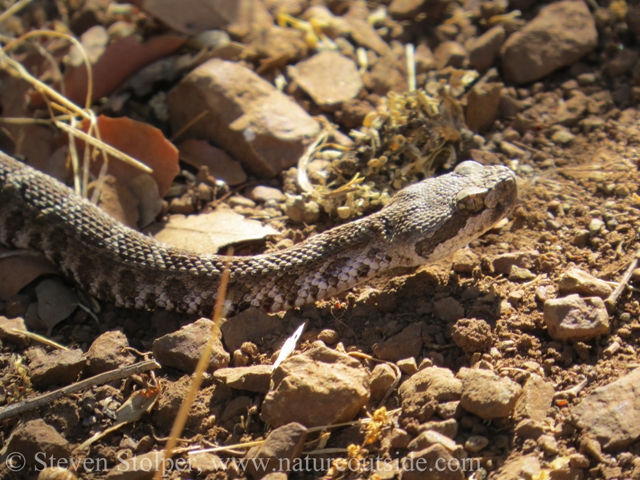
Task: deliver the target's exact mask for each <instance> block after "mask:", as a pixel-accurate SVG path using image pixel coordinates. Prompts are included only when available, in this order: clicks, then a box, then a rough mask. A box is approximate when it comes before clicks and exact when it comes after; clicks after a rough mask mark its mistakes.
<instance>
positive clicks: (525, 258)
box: [491, 250, 540, 275]
mask: <svg viewBox="0 0 640 480" xmlns="http://www.w3.org/2000/svg"><path fill="white" fill-rule="evenodd" d="M539 256H540V252H538V251H537V250H525V251H521V252H511V253H503V254H500V255H496V256H495V257H493V259H491V266H492V267H493V271H494V272H495V273H498V274H502V275H509V273H510V272H511V267H513V266H514V265H515V266H517V267H521V268H531V267H533V263H534V261H535V260H536V259H537V258H538V257H539Z"/></svg>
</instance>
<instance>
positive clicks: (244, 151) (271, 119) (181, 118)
mask: <svg viewBox="0 0 640 480" xmlns="http://www.w3.org/2000/svg"><path fill="white" fill-rule="evenodd" d="M167 104H168V106H169V110H170V112H171V122H172V127H173V129H174V131H177V130H179V129H180V128H181V127H183V126H184V125H185V124H186V123H187V122H190V121H191V120H193V119H194V118H196V116H198V115H200V114H201V113H202V112H203V111H206V112H208V114H207V116H206V118H205V119H203V121H200V122H197V123H196V124H194V125H193V126H191V128H189V130H188V131H187V132H186V133H185V135H186V136H188V137H190V138H200V139H206V140H209V141H211V142H213V143H214V144H217V145H219V146H221V147H222V148H224V149H225V150H226V151H227V152H229V153H230V154H231V155H233V156H234V157H235V158H237V159H239V160H240V161H241V162H243V164H244V165H245V166H246V167H247V168H249V169H250V170H252V171H253V172H254V173H256V174H258V175H261V176H265V177H270V176H274V175H276V174H278V173H279V172H280V171H281V170H282V169H283V168H287V167H290V166H292V165H294V164H295V163H296V162H297V161H298V158H300V156H301V155H302V153H303V152H304V149H305V146H306V143H307V142H308V141H309V140H310V139H312V138H313V137H315V136H316V135H317V134H318V132H319V125H318V122H316V121H315V120H314V119H313V118H311V117H310V116H309V115H308V114H307V113H306V112H305V111H304V110H303V109H302V108H301V107H300V106H299V105H298V104H297V103H295V102H294V101H293V100H291V99H290V98H289V97H287V96H286V95H284V94H283V93H282V92H280V91H278V90H277V89H276V88H275V87H274V86H273V85H271V84H270V83H268V82H267V81H265V80H263V79H262V78H260V77H259V76H258V75H257V74H255V73H254V72H252V71H251V70H249V69H248V68H246V67H244V66H242V65H240V64H237V63H232V62H226V61H223V60H218V59H213V60H209V61H208V62H206V63H204V64H203V65H201V66H200V67H198V68H196V69H195V70H193V71H192V72H191V73H189V75H187V76H186V77H185V78H183V79H182V81H181V82H180V83H179V84H178V85H176V86H175V87H174V88H173V89H172V90H171V91H170V92H169V94H168V96H167Z"/></svg>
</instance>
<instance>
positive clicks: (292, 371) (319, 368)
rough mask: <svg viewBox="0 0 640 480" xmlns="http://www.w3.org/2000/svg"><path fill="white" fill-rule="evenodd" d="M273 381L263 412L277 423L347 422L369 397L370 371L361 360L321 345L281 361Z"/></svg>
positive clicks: (312, 425)
mask: <svg viewBox="0 0 640 480" xmlns="http://www.w3.org/2000/svg"><path fill="white" fill-rule="evenodd" d="M273 384H274V387H273V390H271V391H270V392H269V393H268V394H267V396H266V397H265V399H264V403H263V404H262V413H261V415H260V416H261V417H262V419H263V420H264V421H265V422H266V423H268V424H270V425H272V426H274V427H279V426H281V425H285V424H287V423H290V422H298V423H301V424H303V425H305V426H307V427H315V426H319V425H330V424H332V423H340V422H347V421H349V420H352V419H353V418H354V417H355V416H356V415H357V414H358V412H360V410H361V409H362V407H363V406H365V405H366V404H367V402H368V401H369V374H368V373H367V371H366V370H365V369H364V368H363V367H362V366H361V365H360V362H358V361H357V360H356V359H354V358H352V357H350V356H349V355H345V354H343V353H338V352H336V351H333V350H331V349H329V348H327V347H322V346H320V347H316V348H313V349H311V350H308V351H307V352H305V353H303V354H301V355H295V356H293V357H289V358H288V359H286V360H285V361H284V362H282V364H281V365H280V366H278V368H276V369H275V371H274V372H273Z"/></svg>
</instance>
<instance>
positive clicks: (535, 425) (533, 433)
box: [515, 418, 545, 440]
mask: <svg viewBox="0 0 640 480" xmlns="http://www.w3.org/2000/svg"><path fill="white" fill-rule="evenodd" d="M515 432H516V435H518V437H520V438H522V439H524V440H526V439H529V438H531V439H533V440H536V439H538V438H539V437H540V435H542V434H543V433H544V432H545V424H544V423H541V422H538V421H536V420H532V419H531V418H526V419H524V420H522V421H521V422H520V423H518V424H517V425H516V428H515Z"/></svg>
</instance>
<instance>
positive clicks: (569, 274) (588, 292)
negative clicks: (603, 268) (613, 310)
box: [558, 268, 613, 298]
mask: <svg viewBox="0 0 640 480" xmlns="http://www.w3.org/2000/svg"><path fill="white" fill-rule="evenodd" d="M558 292H559V293H560V294H562V295H566V294H570V293H577V294H579V295H582V296H585V297H600V298H607V297H608V296H609V295H611V292H613V289H612V288H611V286H610V285H609V284H608V283H607V282H605V281H604V280H600V279H599V278H596V277H594V276H593V275H591V274H590V273H588V272H585V271H584V270H581V269H579V268H570V269H569V270H567V271H566V272H565V273H564V274H563V275H562V277H560V282H559V283H558Z"/></svg>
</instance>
